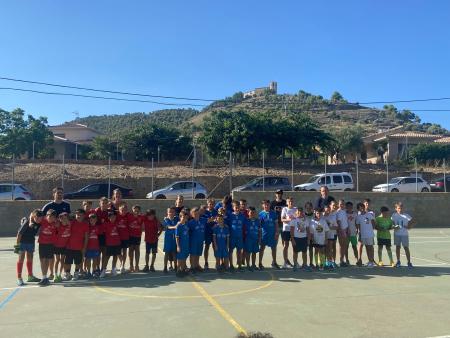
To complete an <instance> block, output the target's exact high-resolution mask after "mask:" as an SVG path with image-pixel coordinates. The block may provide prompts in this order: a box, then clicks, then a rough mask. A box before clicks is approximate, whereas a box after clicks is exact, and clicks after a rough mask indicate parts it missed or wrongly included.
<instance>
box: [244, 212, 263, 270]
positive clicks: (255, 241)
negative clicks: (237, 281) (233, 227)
mask: <svg viewBox="0 0 450 338" xmlns="http://www.w3.org/2000/svg"><path fill="white" fill-rule="evenodd" d="M248 212H249V218H248V219H247V220H246V223H245V227H244V229H245V240H244V242H245V245H244V247H245V259H246V261H247V268H248V269H249V270H250V271H253V270H256V269H257V268H256V254H257V253H258V252H259V246H260V244H261V222H260V220H259V219H258V214H257V213H256V209H255V208H254V207H250V208H249V209H248ZM250 255H251V258H252V265H250Z"/></svg>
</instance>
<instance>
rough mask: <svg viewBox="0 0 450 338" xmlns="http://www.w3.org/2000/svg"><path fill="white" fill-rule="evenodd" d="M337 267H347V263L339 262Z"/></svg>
mask: <svg viewBox="0 0 450 338" xmlns="http://www.w3.org/2000/svg"><path fill="white" fill-rule="evenodd" d="M339 266H340V267H341V268H346V267H347V266H348V265H347V263H345V262H341V264H339Z"/></svg>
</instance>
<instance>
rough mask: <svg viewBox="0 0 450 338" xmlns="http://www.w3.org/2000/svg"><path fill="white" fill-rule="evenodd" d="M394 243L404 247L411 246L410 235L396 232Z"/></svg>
mask: <svg viewBox="0 0 450 338" xmlns="http://www.w3.org/2000/svg"><path fill="white" fill-rule="evenodd" d="M394 245H395V246H403V247H404V248H407V247H409V235H396V234H394Z"/></svg>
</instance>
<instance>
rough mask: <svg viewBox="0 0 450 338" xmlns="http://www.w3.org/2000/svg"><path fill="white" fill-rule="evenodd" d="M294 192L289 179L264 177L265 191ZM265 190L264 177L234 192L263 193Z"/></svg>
mask: <svg viewBox="0 0 450 338" xmlns="http://www.w3.org/2000/svg"><path fill="white" fill-rule="evenodd" d="M279 189H281V190H292V185H291V182H290V181H289V179H288V178H287V177H279V176H265V177H264V190H265V191H276V190H279ZM262 190H263V177H257V178H255V179H253V180H251V181H250V182H248V183H246V184H244V185H241V186H239V187H236V188H234V189H233V191H262Z"/></svg>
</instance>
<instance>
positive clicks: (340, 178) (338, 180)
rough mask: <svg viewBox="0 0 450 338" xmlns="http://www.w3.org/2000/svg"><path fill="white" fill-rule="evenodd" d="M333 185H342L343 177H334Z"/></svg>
mask: <svg viewBox="0 0 450 338" xmlns="http://www.w3.org/2000/svg"><path fill="white" fill-rule="evenodd" d="M333 183H336V184H340V183H342V176H333Z"/></svg>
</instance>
